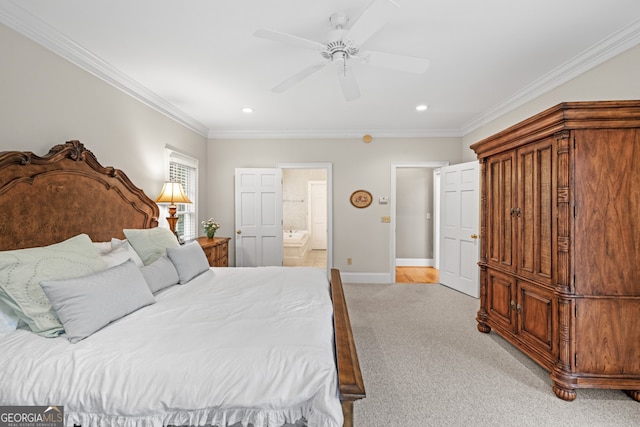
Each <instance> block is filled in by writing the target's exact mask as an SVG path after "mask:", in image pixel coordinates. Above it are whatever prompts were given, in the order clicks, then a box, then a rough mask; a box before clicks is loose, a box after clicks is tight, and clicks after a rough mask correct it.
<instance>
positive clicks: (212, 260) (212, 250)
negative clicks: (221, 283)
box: [196, 236, 231, 267]
mask: <svg viewBox="0 0 640 427" xmlns="http://www.w3.org/2000/svg"><path fill="white" fill-rule="evenodd" d="M229 240H231V239H230V238H229V237H214V238H213V239H209V238H208V237H206V236H205V237H198V238H197V239H196V241H197V242H198V243H199V244H200V246H201V247H202V250H204V253H205V255H206V256H207V259H208V260H209V265H210V266H211V267H229Z"/></svg>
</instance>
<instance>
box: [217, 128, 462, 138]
mask: <svg viewBox="0 0 640 427" xmlns="http://www.w3.org/2000/svg"><path fill="white" fill-rule="evenodd" d="M367 134H369V135H372V136H373V137H374V138H462V136H463V135H462V133H461V132H460V130H458V129H361V130H359V129H349V130H226V131H220V130H211V131H209V139H350V138H358V139H359V138H362V136H363V135H367Z"/></svg>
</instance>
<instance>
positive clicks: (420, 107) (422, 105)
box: [416, 104, 427, 111]
mask: <svg viewBox="0 0 640 427" xmlns="http://www.w3.org/2000/svg"><path fill="white" fill-rule="evenodd" d="M416 111H427V105H426V104H420V105H418V106H417V107H416Z"/></svg>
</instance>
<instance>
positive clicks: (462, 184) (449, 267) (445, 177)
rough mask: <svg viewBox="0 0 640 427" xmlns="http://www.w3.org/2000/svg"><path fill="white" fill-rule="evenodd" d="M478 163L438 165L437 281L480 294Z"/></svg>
mask: <svg viewBox="0 0 640 427" xmlns="http://www.w3.org/2000/svg"><path fill="white" fill-rule="evenodd" d="M478 172H479V163H478V162H477V161H476V162H469V163H461V164H458V165H453V166H446V167H443V168H441V169H440V283H442V284H443V285H445V286H448V287H450V288H453V289H456V290H458V291H460V292H463V293H465V294H467V295H470V296H472V297H474V298H479V297H480V280H479V271H478V257H479V255H480V245H479V241H478V235H479V229H478V226H479V195H480V184H479V182H480V181H479V173H478Z"/></svg>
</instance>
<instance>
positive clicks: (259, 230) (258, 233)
mask: <svg viewBox="0 0 640 427" xmlns="http://www.w3.org/2000/svg"><path fill="white" fill-rule="evenodd" d="M235 204H236V206H235V208H236V211H235V216H236V241H235V246H236V266H237V267H259V266H266V265H277V266H281V265H282V170H281V169H253V168H251V169H247V168H237V169H236V170H235Z"/></svg>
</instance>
